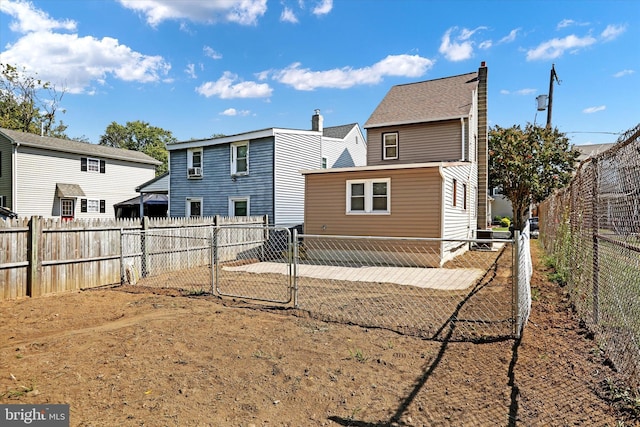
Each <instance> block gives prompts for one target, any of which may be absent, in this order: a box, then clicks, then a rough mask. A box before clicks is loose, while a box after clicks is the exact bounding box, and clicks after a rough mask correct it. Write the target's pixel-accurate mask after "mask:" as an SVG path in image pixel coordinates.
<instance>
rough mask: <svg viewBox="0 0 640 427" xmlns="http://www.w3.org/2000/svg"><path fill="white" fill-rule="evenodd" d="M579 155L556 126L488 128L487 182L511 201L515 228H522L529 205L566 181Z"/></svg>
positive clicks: (568, 179)
mask: <svg viewBox="0 0 640 427" xmlns="http://www.w3.org/2000/svg"><path fill="white" fill-rule="evenodd" d="M579 154H580V152H579V151H578V150H576V149H575V148H573V147H572V146H570V144H569V139H568V138H567V137H566V136H565V134H564V133H562V132H559V131H558V129H557V128H553V129H547V128H543V127H539V126H535V125H532V124H530V123H529V124H527V125H526V126H525V128H524V129H522V128H521V127H520V126H519V125H516V126H513V127H510V128H501V127H500V126H495V127H493V128H491V129H490V130H489V182H490V183H491V184H490V185H491V186H492V187H497V188H498V189H499V190H500V192H501V193H502V194H504V196H505V197H506V198H507V199H509V200H510V201H511V206H512V207H513V222H514V227H515V228H516V229H518V230H521V229H522V226H523V225H524V222H525V221H526V218H525V214H526V213H527V211H528V209H529V205H530V204H532V203H533V204H535V203H540V202H541V201H543V200H544V199H546V198H547V196H549V195H550V194H551V193H552V192H553V191H554V190H555V189H557V188H562V187H564V186H566V185H567V184H568V183H569V181H570V180H571V177H572V175H573V171H574V170H575V165H576V160H577V158H578V155H579Z"/></svg>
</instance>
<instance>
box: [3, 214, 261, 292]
mask: <svg viewBox="0 0 640 427" xmlns="http://www.w3.org/2000/svg"><path fill="white" fill-rule="evenodd" d="M267 223H268V217H266V216H253V217H232V218H229V217H221V216H215V217H207V218H146V217H145V218H143V219H142V220H139V219H109V220H102V219H100V220H98V219H96V220H74V221H60V220H59V219H44V218H42V217H32V218H19V219H13V220H4V221H3V220H0V300H4V299H12V298H22V297H25V296H29V297H32V296H41V295H47V294H53V293H58V292H68V291H74V290H79V289H88V288H95V287H99V286H106V285H113V284H118V283H120V281H121V277H122V274H123V272H122V265H121V256H122V247H121V243H122V239H121V236H122V233H123V232H127V231H129V232H130V231H133V230H161V229H162V230H167V229H176V228H184V227H194V226H204V225H231V224H242V225H247V224H260V225H266V224H267Z"/></svg>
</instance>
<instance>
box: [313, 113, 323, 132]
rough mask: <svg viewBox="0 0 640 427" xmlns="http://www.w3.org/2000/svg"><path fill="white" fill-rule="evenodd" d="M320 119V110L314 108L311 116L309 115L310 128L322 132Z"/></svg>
mask: <svg viewBox="0 0 640 427" xmlns="http://www.w3.org/2000/svg"><path fill="white" fill-rule="evenodd" d="M322 121H323V118H322V116H321V115H320V110H315V111H314V112H313V116H311V130H314V131H316V132H322V129H323V128H322Z"/></svg>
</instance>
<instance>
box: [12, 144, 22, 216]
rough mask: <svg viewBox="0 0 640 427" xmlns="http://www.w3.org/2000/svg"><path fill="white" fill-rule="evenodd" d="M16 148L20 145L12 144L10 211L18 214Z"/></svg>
mask: <svg viewBox="0 0 640 427" xmlns="http://www.w3.org/2000/svg"><path fill="white" fill-rule="evenodd" d="M18 147H20V143H19V142H14V143H13V154H12V156H11V210H12V211H13V212H18V200H17V197H18V178H17V175H18V172H17V170H18Z"/></svg>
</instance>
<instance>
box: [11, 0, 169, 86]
mask: <svg viewBox="0 0 640 427" xmlns="http://www.w3.org/2000/svg"><path fill="white" fill-rule="evenodd" d="M0 12H4V13H9V14H11V15H12V16H14V17H15V18H16V19H17V21H16V22H14V23H13V24H12V28H14V29H16V30H18V31H22V32H26V33H25V34H24V35H23V36H22V37H20V38H19V39H18V40H17V41H16V42H15V43H13V44H11V45H7V46H6V49H5V50H4V51H3V52H2V53H0V61H1V62H4V63H8V64H19V65H20V66H21V67H24V68H25V69H26V70H27V71H28V72H33V73H37V74H38V77H39V78H41V79H43V80H45V81H49V82H51V83H52V84H54V85H56V86H58V87H62V88H64V90H66V91H67V92H69V93H87V94H93V93H95V88H93V87H91V86H92V85H93V84H94V83H96V82H97V83H98V84H105V83H106V81H107V78H108V77H109V76H112V77H115V78H117V79H119V80H124V81H135V82H141V83H150V82H159V81H166V80H167V74H168V73H169V70H170V69H171V65H170V64H169V63H167V62H166V61H165V60H164V59H163V58H162V57H161V56H151V55H144V54H142V53H140V52H136V51H134V50H132V49H131V48H130V47H128V46H126V45H123V44H120V43H119V42H118V40H117V39H114V38H111V37H103V38H102V39H97V38H95V37H91V36H85V37H81V36H79V35H78V34H66V33H65V34H63V33H56V32H53V31H52V30H55V29H64V30H74V29H75V23H73V22H72V21H54V20H51V19H49V18H48V16H47V15H46V14H45V13H44V12H43V11H41V10H39V9H36V8H35V6H33V4H32V3H26V2H22V1H20V2H13V1H10V0H2V3H0ZM31 19H35V23H34V22H31V21H30V20H31ZM26 21H29V22H26ZM38 25H42V27H38Z"/></svg>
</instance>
